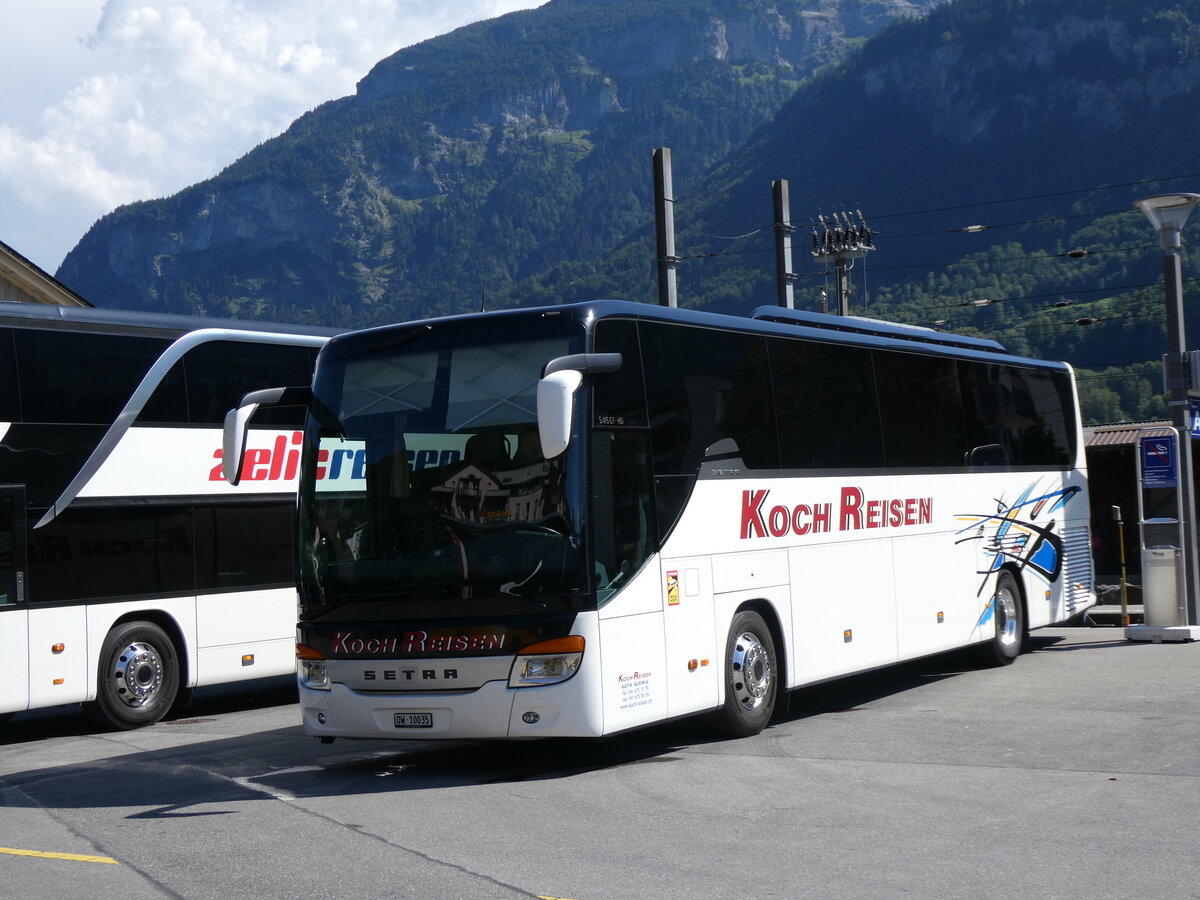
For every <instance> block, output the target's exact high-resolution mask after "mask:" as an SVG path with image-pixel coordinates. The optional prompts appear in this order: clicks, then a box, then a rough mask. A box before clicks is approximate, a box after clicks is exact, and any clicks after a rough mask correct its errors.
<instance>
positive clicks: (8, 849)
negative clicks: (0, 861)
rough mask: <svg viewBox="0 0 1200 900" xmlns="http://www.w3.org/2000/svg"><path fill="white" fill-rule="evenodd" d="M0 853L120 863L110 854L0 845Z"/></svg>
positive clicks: (112, 863) (114, 864) (76, 860)
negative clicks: (65, 851)
mask: <svg viewBox="0 0 1200 900" xmlns="http://www.w3.org/2000/svg"><path fill="white" fill-rule="evenodd" d="M0 853H7V854H9V855H10V856H41V857H43V858H45V859H70V860H74V861H75V862H93V863H108V864H109V865H113V866H119V865H120V863H119V862H117V861H116V860H115V859H113V858H112V857H111V856H87V855H85V854H83V853H47V852H46V851H44V850H16V849H14V848H12V847H0Z"/></svg>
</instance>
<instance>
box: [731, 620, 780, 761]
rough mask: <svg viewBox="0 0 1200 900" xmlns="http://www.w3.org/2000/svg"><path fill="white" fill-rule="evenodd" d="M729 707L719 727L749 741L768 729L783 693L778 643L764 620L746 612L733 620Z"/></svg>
mask: <svg viewBox="0 0 1200 900" xmlns="http://www.w3.org/2000/svg"><path fill="white" fill-rule="evenodd" d="M724 665H725V704H724V705H723V706H722V707H721V708H720V709H719V710H718V711H717V725H718V727H719V728H720V730H721V731H722V732H723V733H725V734H727V735H729V736H731V737H749V736H751V735H754V734H758V733H759V732H760V731H762V730H763V729H764V728H766V727H767V722H769V721H770V720H771V714H772V712H774V710H775V697H776V695H777V694H778V692H779V667H778V666H777V665H776V662H775V642H774V641H773V640H772V639H771V630H770V629H769V628H767V623H766V622H764V621H763V619H762V616H760V615H759V614H758V613H756V612H752V611H750V610H743V611H742V612H740V613H738V614H737V615H736V616H734V617H733V622H732V623H731V624H730V626H729V639H728V641H727V642H726V649H725V660H724Z"/></svg>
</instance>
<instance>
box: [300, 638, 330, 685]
mask: <svg viewBox="0 0 1200 900" xmlns="http://www.w3.org/2000/svg"><path fill="white" fill-rule="evenodd" d="M296 678H297V679H298V680H299V682H300V686H301V687H306V688H308V689H309V690H310V691H327V690H329V670H328V669H327V668H326V667H325V655H324V654H323V653H321V651H319V650H314V649H313V648H312V647H306V646H305V645H304V644H297V645H296Z"/></svg>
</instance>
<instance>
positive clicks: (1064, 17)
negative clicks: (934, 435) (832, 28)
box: [514, 0, 1200, 421]
mask: <svg viewBox="0 0 1200 900" xmlns="http://www.w3.org/2000/svg"><path fill="white" fill-rule="evenodd" d="M1198 25H1200V2H1196V0H1187V2H1166V0H1147V2H1140V3H1137V4H1130V3H1127V2H1123V0H1086V2H1084V0H1002V2H1001V0H958V2H954V3H948V4H946V5H944V6H939V7H937V8H935V9H933V10H932V11H931V12H930V13H929V14H928V16H926V17H924V18H922V19H909V20H904V21H901V22H897V23H896V24H894V25H892V26H891V27H889V28H888V29H886V30H884V31H882V32H881V33H880V34H878V35H876V36H875V37H874V38H872V39H871V40H870V41H868V42H866V43H865V44H864V45H863V46H862V48H861V49H860V50H859V51H858V52H855V53H853V54H850V55H849V56H847V57H846V58H845V59H843V60H842V61H840V62H839V63H835V64H833V65H831V66H828V67H826V69H825V70H823V71H822V72H821V73H820V74H819V75H818V77H816V78H814V79H813V80H812V81H811V82H810V83H808V84H806V85H805V86H803V87H802V88H801V89H800V90H798V91H797V92H796V94H795V95H794V96H793V97H792V99H791V100H789V101H788V103H787V104H785V106H784V108H783V109H782V110H781V111H780V112H779V113H778V114H777V115H776V116H775V117H774V118H773V119H772V121H771V122H770V123H768V125H766V126H765V127H763V128H761V129H760V130H759V131H758V132H757V133H756V135H755V136H754V137H753V138H752V139H751V140H750V141H748V142H747V144H746V145H744V146H743V147H740V148H738V150H737V151H736V152H735V153H734V154H732V155H731V156H730V157H728V158H727V159H726V160H725V161H723V163H721V164H719V165H718V166H716V167H714V168H713V169H712V170H711V171H709V172H708V173H706V174H705V175H704V177H703V178H701V179H699V180H698V181H697V182H695V183H693V184H692V186H691V189H690V190H689V191H688V192H687V194H688V196H683V193H684V192H677V193H678V194H679V195H680V196H679V197H678V199H677V202H676V203H675V206H674V210H675V226H676V231H677V239H676V244H677V253H678V255H680V256H682V257H684V261H683V262H682V263H681V264H680V267H679V282H680V286H679V295H680V302H681V304H684V305H688V306H696V307H705V308H710V309H714V310H721V311H728V312H744V311H747V310H749V309H752V308H753V307H754V306H756V305H759V304H763V303H768V304H769V303H773V302H775V271H774V263H773V231H772V229H771V227H770V222H771V218H770V217H771V207H770V202H771V201H770V194H769V186H770V182H771V181H772V180H773V179H777V178H786V179H788V181H789V185H790V194H791V203H792V219H793V221H799V222H807V221H808V220H809V219H810V218H814V217H816V216H817V215H818V214H819V213H824V214H825V215H827V216H828V215H829V214H830V213H832V212H835V211H838V212H840V211H843V210H850V211H855V210H858V209H861V210H863V211H864V214H865V215H866V217H867V219H868V221H869V222H870V224H871V225H872V227H873V228H874V229H875V230H876V231H877V232H878V234H877V235H876V237H875V244H876V246H877V248H878V249H877V250H876V251H874V252H872V253H870V254H868V257H867V258H866V259H863V260H859V261H857V262H856V263H855V265H856V268H857V271H856V272H852V278H853V289H854V290H853V292H852V294H851V298H852V299H851V312H853V313H857V314H867V315H874V316H878V317H881V318H888V319H894V320H899V321H907V322H914V323H920V324H926V325H935V326H936V327H939V328H948V329H953V330H957V331H964V332H966V333H978V334H982V335H986V336H988V337H994V338H997V339H999V340H1001V341H1003V342H1004V343H1005V344H1006V345H1008V346H1009V347H1010V348H1011V349H1013V350H1014V351H1016V352H1021V353H1027V354H1031V355H1036V356H1046V357H1051V358H1057V359H1067V360H1068V361H1070V362H1072V363H1074V364H1075V365H1076V366H1077V367H1080V368H1081V369H1082V370H1084V371H1081V373H1080V379H1079V383H1080V389H1081V395H1082V398H1083V402H1084V407H1085V413H1086V414H1087V415H1088V417H1089V418H1090V419H1092V420H1099V421H1116V420H1119V419H1122V418H1149V417H1155V416H1161V415H1164V414H1165V407H1164V406H1163V403H1162V398H1161V396H1160V391H1161V384H1160V379H1159V374H1158V362H1157V360H1158V358H1159V356H1160V354H1161V353H1162V352H1163V349H1164V347H1165V335H1164V330H1165V327H1164V316H1163V293H1162V287H1161V283H1160V282H1161V278H1162V268H1161V266H1162V263H1161V252H1160V251H1159V247H1158V240H1157V236H1155V235H1154V234H1153V233H1152V231H1151V229H1150V226H1149V223H1148V222H1147V221H1146V219H1145V218H1144V217H1143V215H1142V214H1141V213H1140V212H1139V211H1136V210H1134V209H1133V207H1132V202H1133V200H1134V199H1136V198H1138V197H1144V196H1148V195H1151V194H1155V193H1160V192H1161V193H1167V192H1176V191H1181V190H1182V191H1197V190H1200V154H1198V153H1197V151H1196V143H1197V138H1200V119H1198V117H1197V114H1196V113H1195V111H1194V110H1195V105H1196V100H1197V98H1198V96H1200V37H1198V35H1200V27H1197V26H1198ZM678 165H679V163H678V162H677V166H678ZM876 214H878V215H876ZM1196 219H1197V222H1194V223H1193V225H1192V227H1193V228H1196V227H1200V216H1197V217H1196ZM972 226H974V227H972ZM968 229H969V230H968ZM714 235H724V236H727V237H726V238H716V237H714ZM741 235H749V237H742V238H740V239H736V240H735V239H733V238H734V237H735V236H741ZM808 237H809V235H808V229H807V228H805V229H804V230H803V231H802V232H801V233H800V234H798V235H797V239H796V241H795V246H796V251H795V259H794V263H793V270H794V271H799V272H801V273H802V274H801V277H799V278H798V279H797V284H796V303H797V305H798V306H801V307H804V308H809V309H815V308H817V306H818V304H819V302H820V301H819V295H820V294H821V292H822V291H826V292H827V293H828V295H829V297H830V298H832V297H833V294H834V290H835V288H834V285H833V283H832V278H831V277H830V275H829V274H828V273H827V272H825V271H824V270H823V269H822V268H821V267H819V266H817V265H816V264H815V263H814V262H813V260H812V259H811V256H810V254H809V253H808V247H809V244H808ZM1185 249H1186V248H1185ZM1080 250H1083V251H1085V252H1084V254H1083V255H1080V253H1079V251H1080ZM1072 251H1075V252H1074V253H1072ZM653 256H654V243H653V234H652V229H651V228H650V226H649V225H646V226H644V227H643V229H642V231H641V233H640V234H639V235H636V236H634V237H633V239H631V240H630V241H629V242H627V243H626V245H625V246H623V247H621V248H618V249H617V250H616V251H614V252H613V253H612V254H610V255H609V256H608V257H607V258H606V259H604V260H602V261H600V262H598V263H596V264H592V265H579V264H570V263H566V264H563V265H560V266H559V267H558V268H556V269H554V270H551V271H548V272H545V273H539V274H538V275H537V276H535V277H533V278H531V279H529V280H527V281H526V282H524V283H521V284H519V285H518V286H517V290H516V291H515V292H514V297H516V298H520V299H521V300H522V302H539V301H540V302H545V301H547V300H549V299H551V298H557V300H558V302H563V301H568V300H574V299H581V298H583V297H587V296H594V295H595V294H596V293H611V294H616V295H619V296H635V297H645V298H653V297H655V296H656V294H655V285H654V279H655V274H654V267H653V265H652V262H651V261H652V259H653ZM1197 266H1200V254H1196V253H1192V252H1188V253H1187V254H1186V255H1185V260H1184V267H1185V269H1184V271H1185V277H1187V275H1188V273H1189V272H1191V273H1196V272H1197ZM1192 284H1194V282H1189V291H1188V302H1187V304H1186V305H1187V307H1188V316H1187V318H1188V327H1189V332H1190V333H1191V334H1192V336H1193V338H1196V337H1200V315H1197V313H1196V310H1195V309H1194V307H1200V303H1197V302H1196V300H1197V299H1200V297H1197V298H1195V299H1192V298H1193V297H1194V296H1195V292H1194V288H1192V287H1190V285H1192ZM830 302H831V303H832V299H831V300H830ZM1077 321H1078V322H1081V323H1083V324H1076V322H1077Z"/></svg>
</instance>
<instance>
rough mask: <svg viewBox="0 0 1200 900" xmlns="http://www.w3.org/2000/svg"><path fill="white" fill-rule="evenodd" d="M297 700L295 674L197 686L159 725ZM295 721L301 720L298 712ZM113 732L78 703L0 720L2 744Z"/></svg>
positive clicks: (211, 718) (188, 722)
mask: <svg viewBox="0 0 1200 900" xmlns="http://www.w3.org/2000/svg"><path fill="white" fill-rule="evenodd" d="M296 702H297V696H296V679H295V677H294V676H292V675H280V676H276V677H272V678H260V679H256V680H254V681H243V682H233V683H230V684H222V685H215V686H212V687H204V688H197V689H195V690H194V691H193V692H192V696H191V698H190V701H186V702H184V703H180V704H177V705H176V706H175V708H174V709H172V710H171V712H170V713H168V714H167V715H166V717H165V718H163V720H162V721H161V722H160V723H159V727H165V726H172V725H196V724H201V723H203V722H211V721H215V719H216V717H217V716H220V715H225V714H228V713H235V712H249V711H253V710H257V709H270V708H272V707H276V706H286V705H288V704H290V703H296ZM296 721H297V722H299V721H300V717H299V713H297V714H296ZM111 732H112V729H110V728H108V727H106V726H104V725H101V724H99V723H98V722H96V721H95V720H94V719H93V718H92V717H91V716H90V715H88V713H87V711H86V710H85V709H84V708H83V706H82V705H80V704H78V703H74V704H70V705H67V706H50V707H46V708H44V709H35V710H29V711H27V712H20V713H17V714H15V715H14V716H13V717H12V718H11V719H9V720H8V721H5V722H3V723H0V746H3V745H5V744H25V743H31V742H36V741H39V740H48V739H50V738H61V737H71V736H83V735H89V734H91V735H99V734H106V733H111Z"/></svg>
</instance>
